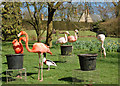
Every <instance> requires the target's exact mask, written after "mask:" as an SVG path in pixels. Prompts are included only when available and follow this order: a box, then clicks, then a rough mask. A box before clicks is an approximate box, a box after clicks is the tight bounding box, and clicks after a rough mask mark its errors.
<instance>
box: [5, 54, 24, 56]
mask: <svg viewBox="0 0 120 86" xmlns="http://www.w3.org/2000/svg"><path fill="white" fill-rule="evenodd" d="M23 55H24V54H6V55H5V56H23Z"/></svg>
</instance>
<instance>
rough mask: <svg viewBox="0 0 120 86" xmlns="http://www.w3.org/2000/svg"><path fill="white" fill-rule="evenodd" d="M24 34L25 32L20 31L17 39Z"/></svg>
mask: <svg viewBox="0 0 120 86" xmlns="http://www.w3.org/2000/svg"><path fill="white" fill-rule="evenodd" d="M25 34H26V32H25V31H21V32H20V33H19V34H18V37H20V36H21V35H25Z"/></svg>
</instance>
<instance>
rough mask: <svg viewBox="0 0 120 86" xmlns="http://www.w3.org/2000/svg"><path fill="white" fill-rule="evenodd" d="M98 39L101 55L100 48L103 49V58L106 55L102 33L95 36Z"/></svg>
mask: <svg viewBox="0 0 120 86" xmlns="http://www.w3.org/2000/svg"><path fill="white" fill-rule="evenodd" d="M96 38H97V39H98V40H99V41H101V56H102V49H103V54H104V58H105V57H106V52H105V48H104V40H105V35H104V34H99V35H97V37H96Z"/></svg>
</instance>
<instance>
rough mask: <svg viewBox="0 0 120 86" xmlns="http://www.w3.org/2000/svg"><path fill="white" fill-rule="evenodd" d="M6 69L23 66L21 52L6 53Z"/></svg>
mask: <svg viewBox="0 0 120 86" xmlns="http://www.w3.org/2000/svg"><path fill="white" fill-rule="evenodd" d="M6 58H7V64H8V69H22V68H23V54H8V55H6Z"/></svg>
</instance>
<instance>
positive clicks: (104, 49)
mask: <svg viewBox="0 0 120 86" xmlns="http://www.w3.org/2000/svg"><path fill="white" fill-rule="evenodd" d="M103 44H104V41H102V49H103V54H104V58H106V52H105V48H104V47H103Z"/></svg>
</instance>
